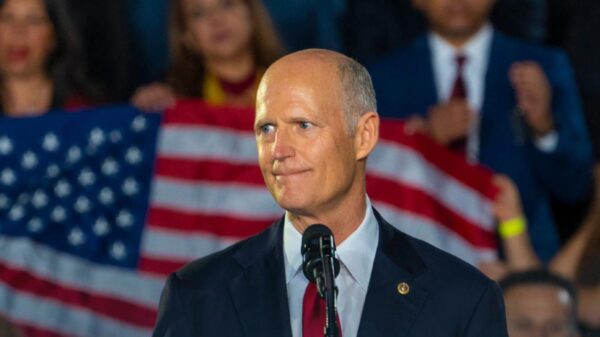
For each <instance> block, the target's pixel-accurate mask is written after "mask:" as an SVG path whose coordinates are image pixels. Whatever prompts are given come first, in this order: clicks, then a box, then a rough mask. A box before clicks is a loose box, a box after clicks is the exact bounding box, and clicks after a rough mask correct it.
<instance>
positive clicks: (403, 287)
mask: <svg viewBox="0 0 600 337" xmlns="http://www.w3.org/2000/svg"><path fill="white" fill-rule="evenodd" d="M409 292H410V287H409V286H408V283H406V282H400V283H398V293H400V295H407V294H408V293H409Z"/></svg>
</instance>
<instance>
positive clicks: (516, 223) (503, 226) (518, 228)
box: [498, 216, 527, 239]
mask: <svg viewBox="0 0 600 337" xmlns="http://www.w3.org/2000/svg"><path fill="white" fill-rule="evenodd" d="M526 230H527V221H526V220H525V218H524V217H522V216H518V217H516V218H512V219H510V220H506V221H502V222H501V223H500V225H499V226H498V233H500V237H501V238H503V239H509V238H512V237H515V236H517V235H521V234H523V233H524V232H525V231H526Z"/></svg>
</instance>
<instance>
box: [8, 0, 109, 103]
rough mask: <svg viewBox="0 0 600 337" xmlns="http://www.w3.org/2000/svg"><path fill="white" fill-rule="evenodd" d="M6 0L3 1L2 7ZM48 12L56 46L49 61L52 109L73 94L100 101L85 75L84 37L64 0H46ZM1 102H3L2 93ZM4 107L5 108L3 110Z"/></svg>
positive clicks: (95, 89) (47, 67) (48, 72)
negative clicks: (81, 35) (80, 33)
mask: <svg viewBox="0 0 600 337" xmlns="http://www.w3.org/2000/svg"><path fill="white" fill-rule="evenodd" d="M5 2H6V0H0V7H2V6H4V4H5ZM44 4H45V6H46V12H47V13H48V17H49V19H50V23H51V24H52V27H53V29H54V38H55V39H56V41H55V48H54V50H53V51H52V52H51V53H50V56H49V58H48V62H47V64H46V71H47V74H48V77H49V78H50V80H51V81H52V85H53V95H52V103H51V106H50V109H61V108H63V107H64V105H65V103H66V102H67V100H68V99H69V97H72V96H78V97H80V98H82V99H84V100H86V101H89V102H90V103H92V102H97V101H98V100H99V99H100V96H101V95H100V91H99V90H98V88H97V87H96V86H95V85H94V84H92V83H91V82H90V80H89V79H88V78H87V76H86V68H85V62H84V60H85V57H84V53H83V48H82V43H81V38H80V36H79V34H78V32H77V28H76V27H75V24H74V23H73V20H72V18H73V16H72V14H71V12H70V9H69V7H68V4H67V1H65V0H44ZM0 103H2V104H1V105H2V106H3V105H4V100H3V99H2V95H0ZM2 110H3V109H2Z"/></svg>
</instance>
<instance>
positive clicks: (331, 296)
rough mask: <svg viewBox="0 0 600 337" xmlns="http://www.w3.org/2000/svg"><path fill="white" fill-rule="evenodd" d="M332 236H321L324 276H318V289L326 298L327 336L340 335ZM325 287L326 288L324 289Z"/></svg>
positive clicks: (335, 336)
mask: <svg viewBox="0 0 600 337" xmlns="http://www.w3.org/2000/svg"><path fill="white" fill-rule="evenodd" d="M332 239H333V237H332V236H327V237H324V238H321V240H320V245H321V249H320V251H321V261H322V263H323V274H321V275H322V277H319V278H317V287H318V288H317V289H318V290H319V293H320V294H321V296H322V297H324V298H325V306H326V316H325V328H324V336H325V337H339V331H338V326H337V319H336V307H337V305H336V295H337V287H336V286H335V273H334V269H333V268H334V267H333V266H334V261H333V259H334V256H333V252H334V248H333V247H334V246H333V245H334V243H333V242H331V241H332ZM322 288H324V289H322Z"/></svg>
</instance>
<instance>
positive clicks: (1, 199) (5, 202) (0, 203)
mask: <svg viewBox="0 0 600 337" xmlns="http://www.w3.org/2000/svg"><path fill="white" fill-rule="evenodd" d="M9 206H10V199H9V198H8V197H7V196H6V195H4V194H0V209H7V208H8V207H9Z"/></svg>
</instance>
